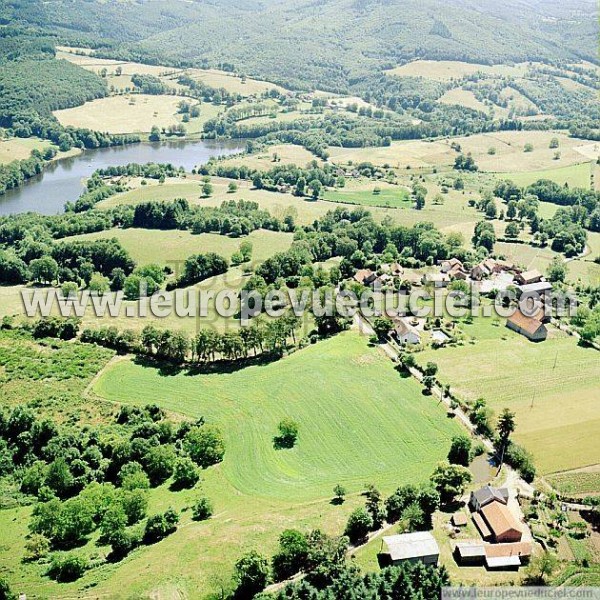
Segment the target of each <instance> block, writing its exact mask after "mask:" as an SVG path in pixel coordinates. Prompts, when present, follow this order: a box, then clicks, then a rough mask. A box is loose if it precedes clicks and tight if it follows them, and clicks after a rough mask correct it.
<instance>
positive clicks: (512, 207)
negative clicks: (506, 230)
mask: <svg viewBox="0 0 600 600" xmlns="http://www.w3.org/2000/svg"><path fill="white" fill-rule="evenodd" d="M516 216H517V202H516V201H515V200H510V201H509V203H508V206H507V207H506V217H507V218H508V219H514V218H515V217H516Z"/></svg>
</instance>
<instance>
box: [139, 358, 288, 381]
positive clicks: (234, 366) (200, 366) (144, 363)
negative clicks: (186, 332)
mask: <svg viewBox="0 0 600 600" xmlns="http://www.w3.org/2000/svg"><path fill="white" fill-rule="evenodd" d="M282 357H283V355H282V354H280V353H278V352H277V353H269V354H260V355H258V356H251V357H248V358H241V359H238V360H217V361H214V362H206V363H197V364H189V363H185V364H176V363H171V362H168V361H164V360H158V359H155V358H150V357H148V356H142V355H138V356H136V357H135V358H134V361H133V362H134V363H135V364H136V365H139V366H141V367H144V368H145V369H155V370H157V371H158V374H159V375H160V376H161V377H174V376H176V375H180V374H182V373H183V374H185V375H187V376H190V377H194V376H196V375H218V374H231V373H235V372H237V371H241V370H243V369H246V368H248V367H261V366H266V365H269V364H271V363H274V362H276V361H278V360H279V359H281V358H282Z"/></svg>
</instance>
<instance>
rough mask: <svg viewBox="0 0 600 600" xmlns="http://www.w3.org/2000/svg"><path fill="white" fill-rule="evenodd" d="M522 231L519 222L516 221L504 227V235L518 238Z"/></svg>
mask: <svg viewBox="0 0 600 600" xmlns="http://www.w3.org/2000/svg"><path fill="white" fill-rule="evenodd" d="M520 232H521V229H520V228H519V226H518V225H517V223H515V222H514V221H512V222H510V223H508V224H507V226H506V228H505V229H504V235H505V236H506V237H507V238H517V237H519V233H520Z"/></svg>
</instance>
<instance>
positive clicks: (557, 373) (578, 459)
mask: <svg viewBox="0 0 600 600" xmlns="http://www.w3.org/2000/svg"><path fill="white" fill-rule="evenodd" d="M491 321H492V320H491V319H484V318H479V319H476V320H475V322H474V324H473V325H465V324H461V325H460V327H461V329H463V330H464V331H465V332H466V333H467V335H468V336H472V338H473V339H474V340H475V343H473V344H471V343H467V344H466V345H464V346H460V347H454V348H450V347H448V348H444V349H440V350H427V351H426V352H423V353H419V354H418V355H417V359H418V361H419V363H421V364H425V363H426V362H427V361H428V360H431V361H434V362H436V363H437V364H438V365H439V369H440V370H439V378H440V380H441V381H442V382H444V383H450V385H451V386H452V388H453V389H454V391H455V392H456V393H458V394H459V395H460V396H462V397H464V398H466V399H470V400H475V399H476V398H479V397H483V398H486V399H487V400H488V402H489V403H490V406H491V407H492V408H493V410H494V411H495V413H496V414H499V413H500V411H501V410H502V409H503V408H505V407H507V408H509V409H511V410H512V411H514V412H516V415H517V416H516V422H517V428H516V432H515V434H514V439H515V440H516V441H517V442H518V443H520V444H523V445H524V446H525V447H526V448H528V449H529V450H530V451H531V452H532V453H533V454H534V457H535V464H536V466H537V467H538V470H539V472H540V473H541V474H545V473H553V472H556V471H564V470H568V469H574V468H578V467H583V466H586V465H591V464H596V463H599V462H600V440H599V439H598V435H597V432H598V429H599V428H600V416H599V415H598V410H597V409H598V385H597V382H598V381H599V380H600V360H598V351H597V350H594V349H590V348H583V347H581V346H578V345H577V341H576V340H575V338H572V337H569V336H567V335H566V334H564V333H561V332H559V331H557V330H555V329H553V328H550V329H551V334H550V337H549V338H548V339H547V340H546V341H544V342H541V343H539V344H536V343H534V342H530V341H528V340H527V339H526V338H524V337H523V336H521V335H519V334H517V333H514V332H512V331H510V330H508V329H507V328H506V327H504V320H502V322H501V325H500V326H499V327H494V326H492V325H491ZM582 373H585V374H586V377H585V378H583V377H582V376H581V374H582ZM566 449H568V451H566Z"/></svg>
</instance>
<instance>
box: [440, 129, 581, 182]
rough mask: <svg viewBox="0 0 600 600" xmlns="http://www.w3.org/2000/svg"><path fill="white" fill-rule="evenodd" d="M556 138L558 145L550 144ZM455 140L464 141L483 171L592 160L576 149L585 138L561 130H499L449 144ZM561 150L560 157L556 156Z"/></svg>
mask: <svg viewBox="0 0 600 600" xmlns="http://www.w3.org/2000/svg"><path fill="white" fill-rule="evenodd" d="M552 138H557V139H558V141H559V147H558V148H556V149H553V148H550V147H549V146H550V140H552ZM452 142H456V143H458V144H460V146H461V148H462V151H463V152H464V153H468V152H470V153H471V154H472V155H473V158H474V159H475V162H476V163H477V165H478V166H479V169H480V170H481V171H492V172H497V173H513V172H519V173H522V172H524V171H539V170H546V169H556V168H558V167H566V166H571V165H575V164H579V163H588V162H589V159H587V158H586V157H585V156H583V155H582V154H581V153H580V152H578V151H577V150H576V149H575V147H576V146H581V145H582V142H581V140H579V139H576V138H571V137H568V136H567V135H565V134H564V133H559V132H552V131H499V132H494V133H483V134H478V135H472V136H467V137H460V138H452V139H449V140H445V143H446V144H447V145H448V146H450V144H451V143H452ZM526 144H531V145H532V146H533V150H532V151H531V152H525V146H526ZM490 148H494V149H495V154H489V153H488V152H489V150H490ZM557 151H558V152H560V159H559V160H555V158H554V155H555V153H556V152H557Z"/></svg>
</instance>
